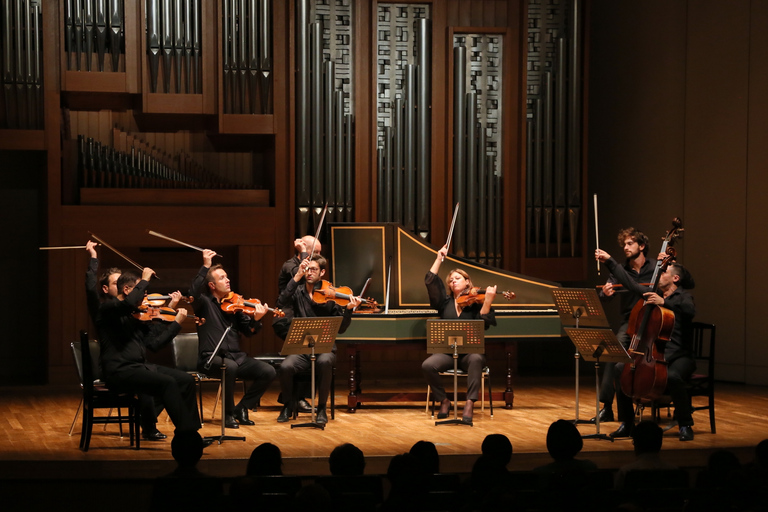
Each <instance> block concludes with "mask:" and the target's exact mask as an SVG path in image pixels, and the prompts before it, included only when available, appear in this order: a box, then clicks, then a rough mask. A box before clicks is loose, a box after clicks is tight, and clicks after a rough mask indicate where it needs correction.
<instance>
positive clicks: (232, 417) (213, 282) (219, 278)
mask: <svg viewBox="0 0 768 512" xmlns="http://www.w3.org/2000/svg"><path fill="white" fill-rule="evenodd" d="M214 256H216V253H215V252H214V251H211V250H210V249H205V250H203V266H202V267H201V268H200V270H199V271H198V273H197V275H196V276H195V279H194V280H193V281H192V286H191V287H190V289H189V294H190V295H191V296H192V297H193V298H194V302H193V304H194V307H195V313H197V316H199V317H200V318H201V320H204V322H203V323H202V325H200V324H198V327H197V334H198V336H199V338H200V346H199V357H198V363H197V366H198V369H199V370H200V371H202V372H205V373H206V374H209V375H211V376H215V377H221V366H222V363H224V365H225V366H226V371H225V374H224V375H225V377H226V379H225V383H224V384H225V386H224V391H225V396H224V417H225V419H224V424H225V427H226V428H239V426H240V425H253V424H254V422H253V421H252V420H250V419H249V418H248V409H254V408H255V407H256V406H257V405H258V404H259V400H260V399H261V396H262V395H263V394H264V392H265V391H266V390H267V387H269V384H270V383H271V382H272V380H273V379H274V378H275V369H274V368H273V367H272V366H270V365H269V364H267V363H265V362H263V361H257V360H255V359H253V358H251V357H248V354H246V353H245V352H243V351H242V350H241V349H240V334H244V335H245V336H253V335H254V334H256V333H257V332H259V330H260V329H261V322H260V321H259V320H260V319H261V318H262V317H263V316H264V315H265V313H266V312H267V305H266V304H255V305H254V307H253V316H252V317H251V316H248V315H247V314H245V313H244V312H242V311H237V312H235V313H226V312H224V310H223V309H222V301H223V300H224V299H226V298H227V297H228V296H229V295H230V293H231V291H232V290H231V289H230V283H229V278H228V277H227V273H226V272H225V271H224V269H223V268H222V266H221V265H212V260H213V257H214ZM230 326H231V327H232V328H231V329H230V330H229V331H228V332H227V335H226V336H225V337H224V339H223V340H222V342H221V345H220V346H219V349H218V351H217V352H216V355H215V356H214V357H213V359H212V360H211V365H210V367H209V368H208V369H206V368H205V365H206V363H207V362H208V361H209V360H210V359H211V354H213V351H214V350H215V349H216V345H218V343H219V340H221V337H222V336H223V335H224V332H225V331H227V327H230ZM238 378H239V379H243V380H250V381H253V382H252V384H251V385H250V386H249V387H248V389H247V390H246V392H245V395H244V396H243V398H242V399H241V400H240V402H239V403H238V404H237V406H235V380H236V379H238Z"/></svg>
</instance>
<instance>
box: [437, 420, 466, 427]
mask: <svg viewBox="0 0 768 512" xmlns="http://www.w3.org/2000/svg"><path fill="white" fill-rule="evenodd" d="M438 425H466V426H468V427H472V426H474V425H473V424H472V421H464V420H443V421H436V422H435V426H438Z"/></svg>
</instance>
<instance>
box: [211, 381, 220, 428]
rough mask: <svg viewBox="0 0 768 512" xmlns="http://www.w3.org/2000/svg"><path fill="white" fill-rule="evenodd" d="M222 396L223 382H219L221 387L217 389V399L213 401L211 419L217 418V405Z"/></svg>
mask: <svg viewBox="0 0 768 512" xmlns="http://www.w3.org/2000/svg"><path fill="white" fill-rule="evenodd" d="M220 397H221V384H219V389H218V391H216V400H214V402H213V411H212V412H211V419H212V420H215V419H216V406H217V405H219V398H220Z"/></svg>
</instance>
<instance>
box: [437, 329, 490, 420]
mask: <svg viewBox="0 0 768 512" xmlns="http://www.w3.org/2000/svg"><path fill="white" fill-rule="evenodd" d="M460 348H461V350H459V349H460ZM459 352H461V353H462V354H483V353H485V321H484V320H439V319H430V320H427V353H428V354H452V355H453V419H452V420H443V421H436V422H435V426H437V425H469V426H470V427H471V426H472V422H471V421H470V422H465V421H464V420H460V419H459V409H458V408H459V405H458V401H457V399H458V396H459V382H458V369H459Z"/></svg>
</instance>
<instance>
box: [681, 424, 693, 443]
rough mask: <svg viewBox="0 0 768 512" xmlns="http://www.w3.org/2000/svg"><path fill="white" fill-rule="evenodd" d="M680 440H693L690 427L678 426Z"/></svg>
mask: <svg viewBox="0 0 768 512" xmlns="http://www.w3.org/2000/svg"><path fill="white" fill-rule="evenodd" d="M680 440H681V441H693V429H692V428H691V427H680Z"/></svg>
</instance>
